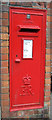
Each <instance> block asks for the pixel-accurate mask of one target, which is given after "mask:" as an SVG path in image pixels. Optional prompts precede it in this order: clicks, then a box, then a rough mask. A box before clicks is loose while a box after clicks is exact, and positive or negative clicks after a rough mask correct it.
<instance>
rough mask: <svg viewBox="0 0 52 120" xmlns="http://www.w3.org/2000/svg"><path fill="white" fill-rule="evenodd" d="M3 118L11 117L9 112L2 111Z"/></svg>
mask: <svg viewBox="0 0 52 120" xmlns="http://www.w3.org/2000/svg"><path fill="white" fill-rule="evenodd" d="M2 118H5V120H6V118H9V112H2Z"/></svg>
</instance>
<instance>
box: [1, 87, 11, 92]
mask: <svg viewBox="0 0 52 120" xmlns="http://www.w3.org/2000/svg"><path fill="white" fill-rule="evenodd" d="M1 93H9V88H1Z"/></svg>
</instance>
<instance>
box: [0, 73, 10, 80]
mask: <svg viewBox="0 0 52 120" xmlns="http://www.w3.org/2000/svg"><path fill="white" fill-rule="evenodd" d="M1 79H2V80H9V75H8V74H4V75H1Z"/></svg>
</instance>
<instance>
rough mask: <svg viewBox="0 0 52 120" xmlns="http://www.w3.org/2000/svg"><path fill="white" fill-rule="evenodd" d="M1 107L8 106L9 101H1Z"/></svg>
mask: <svg viewBox="0 0 52 120" xmlns="http://www.w3.org/2000/svg"><path fill="white" fill-rule="evenodd" d="M1 105H2V106H9V101H8V100H2V101H1Z"/></svg>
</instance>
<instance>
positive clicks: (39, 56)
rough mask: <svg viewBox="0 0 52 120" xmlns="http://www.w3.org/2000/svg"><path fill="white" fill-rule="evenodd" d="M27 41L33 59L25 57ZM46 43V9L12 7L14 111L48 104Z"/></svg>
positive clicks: (12, 88)
mask: <svg viewBox="0 0 52 120" xmlns="http://www.w3.org/2000/svg"><path fill="white" fill-rule="evenodd" d="M27 14H30V18H29V19H28V18H27ZM24 40H26V42H29V41H28V40H32V41H33V42H32V41H30V42H32V43H33V44H32V47H33V48H32V58H31V57H30V58H27V59H26V58H25V59H24V58H23V46H24ZM45 45H46V10H39V9H31V8H18V7H15V8H14V7H10V111H17V110H26V109H35V108H42V107H43V106H44V79H45ZM30 52H31V50H30Z"/></svg>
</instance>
